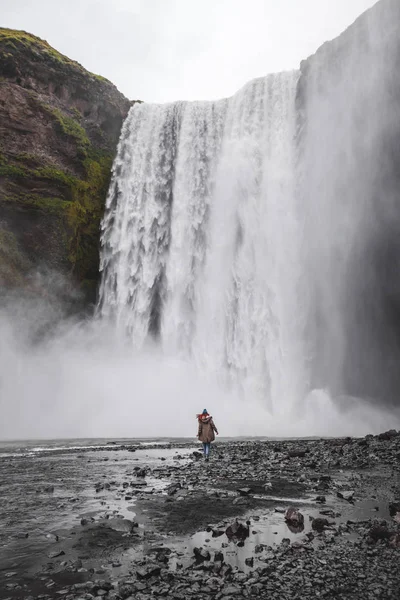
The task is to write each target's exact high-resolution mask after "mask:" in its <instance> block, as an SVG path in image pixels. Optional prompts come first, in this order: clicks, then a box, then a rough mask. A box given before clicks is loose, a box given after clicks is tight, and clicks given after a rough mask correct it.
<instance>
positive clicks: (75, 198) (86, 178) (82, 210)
mask: <svg viewBox="0 0 400 600" xmlns="http://www.w3.org/2000/svg"><path fill="white" fill-rule="evenodd" d="M131 104H132V103H131V102H130V101H129V100H127V99H126V98H125V97H124V96H123V95H122V94H121V93H120V92H119V91H118V90H117V89H116V88H115V87H114V86H113V85H112V84H111V83H110V82H109V81H107V80H106V79H103V78H102V77H99V76H97V75H93V74H92V73H89V72H88V71H86V70H85V69H84V68H83V67H81V65H79V64H78V63H76V62H74V61H71V60H70V59H68V58H67V57H65V56H63V55H62V54H60V53H59V52H57V51H56V50H54V49H53V48H52V47H51V46H49V44H47V42H45V41H43V40H41V39H40V38H37V37H35V36H33V35H30V34H28V33H25V32H22V31H14V30H9V29H0V285H2V287H15V286H19V285H26V276H27V274H28V273H29V272H31V271H34V270H36V269H38V268H41V267H46V268H47V269H48V268H50V269H54V270H56V271H58V272H61V273H63V274H66V275H68V276H70V277H71V278H72V280H73V281H75V282H76V283H77V284H78V285H80V286H81V287H82V288H83V289H84V290H85V291H86V292H87V293H88V294H89V296H91V297H93V295H94V291H95V289H96V283H97V279H98V254H99V253H98V248H99V224H100V219H101V216H102V213H103V207H104V201H105V196H106V193H107V187H108V183H109V177H110V169H111V164H112V160H113V157H114V153H115V149H116V145H117V142H118V137H119V132H120V129H121V125H122V122H123V119H124V118H125V116H126V115H127V112H128V110H129V108H130V106H131Z"/></svg>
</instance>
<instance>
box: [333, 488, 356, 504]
mask: <svg viewBox="0 0 400 600" xmlns="http://www.w3.org/2000/svg"><path fill="white" fill-rule="evenodd" d="M337 497H338V498H342V499H343V500H346V501H347V502H353V498H354V491H353V490H347V491H338V492H337Z"/></svg>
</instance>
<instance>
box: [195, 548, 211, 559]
mask: <svg viewBox="0 0 400 600" xmlns="http://www.w3.org/2000/svg"><path fill="white" fill-rule="evenodd" d="M193 554H194V556H195V558H196V561H197V562H204V561H206V560H207V561H208V560H210V558H211V555H210V553H209V552H208V550H204V548H194V549H193Z"/></svg>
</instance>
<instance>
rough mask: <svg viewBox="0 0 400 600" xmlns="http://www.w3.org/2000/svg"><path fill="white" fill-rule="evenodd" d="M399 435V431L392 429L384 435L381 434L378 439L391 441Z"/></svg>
mask: <svg viewBox="0 0 400 600" xmlns="http://www.w3.org/2000/svg"><path fill="white" fill-rule="evenodd" d="M398 435H399V434H398V433H397V431H396V430H395V429H390V430H389V431H385V432H384V433H380V434H379V435H378V439H379V440H385V441H388V440H391V439H393V438H395V437H397V436H398Z"/></svg>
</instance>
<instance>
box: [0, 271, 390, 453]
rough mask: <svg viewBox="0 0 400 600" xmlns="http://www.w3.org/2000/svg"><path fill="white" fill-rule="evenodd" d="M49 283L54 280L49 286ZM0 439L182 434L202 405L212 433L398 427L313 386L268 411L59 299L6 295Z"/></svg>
mask: <svg viewBox="0 0 400 600" xmlns="http://www.w3.org/2000/svg"><path fill="white" fill-rule="evenodd" d="M52 281H53V280H52ZM0 332H1V336H0V411H1V415H2V418H1V420H0V438H1V439H3V440H5V439H8V440H10V439H56V438H86V437H89V438H97V437H107V438H114V437H115V438H118V437H142V438H143V437H163V438H164V437H171V436H172V437H187V438H191V439H193V441H194V440H195V436H196V433H197V426H196V413H198V412H200V411H202V410H203V408H207V409H208V411H209V412H210V413H211V414H212V415H213V416H214V419H215V422H216V423H217V425H218V427H219V430H220V435H221V436H222V437H226V436H272V437H277V436H278V437H279V436H312V435H316V436H335V435H365V434H367V433H374V432H375V433H377V432H379V431H381V430H382V429H387V428H389V427H393V426H395V425H396V423H398V414H397V413H394V412H389V411H388V412H385V410H384V409H382V408H381V407H373V406H371V405H369V404H368V403H367V404H366V403H365V402H364V401H362V400H361V399H355V398H344V399H343V398H342V399H339V400H337V399H336V400H335V399H332V398H330V397H329V394H328V393H327V392H326V391H324V390H315V391H313V392H312V393H310V394H309V395H308V396H307V397H306V398H304V399H302V401H299V403H298V404H297V406H292V407H289V406H288V405H287V404H286V403H284V402H282V404H281V406H280V409H279V410H278V411H277V412H276V413H275V414H271V413H270V412H269V411H268V409H267V406H266V404H265V403H263V402H259V401H257V400H256V399H253V400H249V398H244V397H243V396H241V395H240V394H239V393H238V391H237V390H235V389H231V390H229V389H227V388H226V386H224V384H223V383H222V382H221V381H218V380H217V378H213V377H207V376H205V375H204V374H201V373H200V372H199V370H198V369H197V368H196V367H195V365H194V363H193V362H191V361H187V360H186V361H185V360H183V359H182V358H179V357H178V356H174V355H171V354H170V355H168V354H166V353H165V352H163V351H162V349H161V348H160V346H159V345H157V344H155V343H149V344H147V345H146V347H144V348H142V350H141V351H140V352H138V351H137V350H135V349H134V347H133V345H132V343H131V341H130V339H129V338H128V337H127V336H126V335H122V334H121V333H120V332H118V330H116V328H115V327H112V326H110V324H107V323H106V322H104V321H102V320H101V319H98V318H94V317H88V318H81V319H77V318H76V317H70V316H68V315H67V314H66V310H65V304H63V303H62V302H61V301H60V300H59V299H55V300H53V299H52V300H49V299H46V300H43V299H39V300H37V299H34V298H32V297H31V298H25V299H23V300H21V299H19V300H17V299H16V297H15V296H13V297H12V298H9V299H8V301H3V305H2V308H1V310H0Z"/></svg>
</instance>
